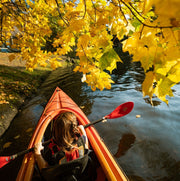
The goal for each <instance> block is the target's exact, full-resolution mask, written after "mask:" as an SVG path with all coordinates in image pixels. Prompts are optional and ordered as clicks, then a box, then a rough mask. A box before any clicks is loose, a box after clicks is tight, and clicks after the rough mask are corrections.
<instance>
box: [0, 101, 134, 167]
mask: <svg viewBox="0 0 180 181" xmlns="http://www.w3.org/2000/svg"><path fill="white" fill-rule="evenodd" d="M133 107H134V103H133V102H126V103H123V104H121V105H119V106H118V107H117V108H116V109H115V110H114V111H113V112H111V113H110V114H108V115H106V116H104V117H103V118H102V119H99V120H97V121H93V122H91V123H89V124H86V125H84V128H87V127H89V126H92V125H95V124H97V123H99V122H102V121H104V120H106V119H115V118H120V117H123V116H125V115H126V114H128V113H130V112H131V111H132V109H133ZM48 143H50V140H48V141H46V142H44V143H42V145H43V146H45V145H47V144H48ZM33 150H34V147H32V148H30V149H28V150H24V151H22V152H19V153H17V154H14V155H11V156H1V157H0V168H2V167H3V166H5V165H6V164H8V163H9V162H10V161H12V160H14V159H15V158H17V157H19V156H21V155H24V154H26V153H29V152H32V151H33Z"/></svg>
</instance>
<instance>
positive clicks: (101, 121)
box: [84, 117, 105, 128]
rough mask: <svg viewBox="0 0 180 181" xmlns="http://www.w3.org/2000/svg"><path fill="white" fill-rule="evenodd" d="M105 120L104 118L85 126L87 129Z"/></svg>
mask: <svg viewBox="0 0 180 181" xmlns="http://www.w3.org/2000/svg"><path fill="white" fill-rule="evenodd" d="M103 120H105V118H104V117H103V118H102V119H99V120H96V121H93V122H91V123H89V124H86V125H84V128H87V127H89V126H92V125H95V124H97V123H99V122H102V121H103Z"/></svg>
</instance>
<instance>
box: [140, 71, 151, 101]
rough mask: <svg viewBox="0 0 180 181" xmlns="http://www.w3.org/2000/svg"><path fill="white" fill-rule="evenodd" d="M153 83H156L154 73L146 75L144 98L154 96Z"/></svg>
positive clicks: (143, 88)
mask: <svg viewBox="0 0 180 181" xmlns="http://www.w3.org/2000/svg"><path fill="white" fill-rule="evenodd" d="M153 83H154V73H153V72H152V71H149V72H148V73H146V77H145V80H144V82H143V84H142V91H143V96H146V95H147V96H149V97H150V98H152V95H153Z"/></svg>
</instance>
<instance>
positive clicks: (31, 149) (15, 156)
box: [11, 140, 51, 160]
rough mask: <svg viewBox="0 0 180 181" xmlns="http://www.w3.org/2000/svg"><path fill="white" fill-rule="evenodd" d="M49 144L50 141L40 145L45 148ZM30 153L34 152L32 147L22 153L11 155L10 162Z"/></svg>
mask: <svg viewBox="0 0 180 181" xmlns="http://www.w3.org/2000/svg"><path fill="white" fill-rule="evenodd" d="M50 142H51V140H48V141H45V142H44V143H42V145H43V146H45V145H47V144H49V143H50ZM32 151H34V147H32V148H30V149H28V150H24V151H21V152H19V153H16V154H14V155H12V156H11V160H12V159H15V158H17V157H18V156H21V155H24V154H27V153H30V152H32Z"/></svg>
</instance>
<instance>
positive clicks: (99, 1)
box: [0, 0, 180, 103]
mask: <svg viewBox="0 0 180 181" xmlns="http://www.w3.org/2000/svg"><path fill="white" fill-rule="evenodd" d="M179 7H180V1H179V0H171V1H170V0H164V1H161V0H78V1H76V0H71V1H64V0H63V1H61V0H35V1H32V0H19V1H18V0H1V2H0V15H1V16H0V18H1V19H0V26H1V27H0V46H1V45H2V44H6V45H11V47H12V48H14V49H16V50H18V51H20V52H19V53H18V54H14V55H11V56H10V57H9V59H10V60H13V59H14V58H15V56H19V57H21V58H22V59H23V60H24V61H26V67H27V69H29V70H30V71H32V70H33V69H34V68H35V67H36V66H37V65H40V66H46V64H47V60H48V61H49V62H50V64H51V66H52V68H57V67H58V66H60V63H59V61H58V59H57V57H60V56H61V55H65V54H67V53H68V52H70V51H72V47H74V46H76V55H77V56H78V57H79V60H80V61H79V65H78V66H77V67H76V68H75V71H80V72H82V73H83V81H85V82H87V83H88V85H89V86H91V88H92V90H96V88H99V89H100V90H103V89H104V88H108V89H110V88H111V83H113V81H112V80H111V77H110V75H109V74H108V73H106V72H105V70H109V71H110V72H111V71H112V70H113V69H114V68H116V63H117V62H119V61H121V60H120V58H119V56H118V55H117V54H116V52H115V51H114V50H113V41H112V40H113V36H114V35H115V36H116V38H117V39H119V40H121V39H122V38H123V37H124V35H126V36H128V39H127V40H126V41H124V43H123V50H124V51H129V52H130V54H133V61H140V62H141V65H142V67H143V69H144V72H145V80H144V82H143V84H142V91H143V95H144V96H149V97H150V98H152V96H153V94H155V95H157V96H158V97H159V98H160V99H161V100H162V101H165V102H166V103H167V100H166V96H167V95H169V96H173V93H172V90H171V87H172V86H174V85H175V84H177V83H179V81H180V57H179V55H180V8H179ZM53 30H56V31H55V32H56V34H55V36H53V37H54V39H53V41H52V44H53V46H54V48H55V50H56V51H54V52H53V53H52V52H47V51H45V50H43V47H45V45H46V42H47V41H49V39H50V38H51V37H52V34H53ZM11 36H14V39H13V43H12V42H11V41H9V39H10V37H11ZM47 57H48V59H47Z"/></svg>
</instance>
